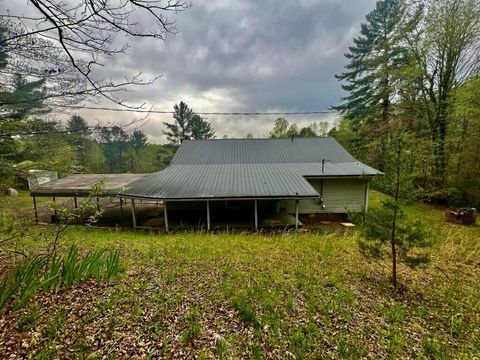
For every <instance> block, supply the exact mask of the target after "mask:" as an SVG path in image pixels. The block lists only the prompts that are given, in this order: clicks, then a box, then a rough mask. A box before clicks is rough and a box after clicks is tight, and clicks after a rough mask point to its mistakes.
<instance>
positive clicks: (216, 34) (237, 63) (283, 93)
mask: <svg viewBox="0 0 480 360" xmlns="http://www.w3.org/2000/svg"><path fill="white" fill-rule="evenodd" d="M22 1H25V3H27V1H26V0H22ZM19 2H20V1H19ZM374 5H375V0H355V1H352V0H336V1H335V0H318V1H314V0H289V1H278V0H261V1H253V0H251V1H235V0H210V1H206V0H203V1H197V2H194V4H193V7H192V8H191V9H189V10H187V11H185V12H181V13H178V14H176V15H175V17H176V20H177V28H178V31H179V32H178V33H177V34H175V35H171V36H168V37H167V39H166V41H165V42H160V41H152V40H148V39H135V40H134V41H133V42H132V47H131V49H129V51H128V52H127V54H125V55H123V56H121V57H117V58H115V59H114V61H113V62H112V64H108V66H106V67H105V69H102V74H101V75H102V76H105V77H113V78H122V77H123V76H126V75H131V74H133V73H135V72H136V71H137V70H141V71H143V72H144V76H145V77H147V78H148V77H154V76H157V75H160V74H162V75H163V76H162V78H161V79H159V80H158V81H157V82H156V83H155V84H154V85H153V86H150V87H148V88H147V87H145V88H142V87H140V88H137V89H135V91H134V92H132V93H129V94H126V96H128V99H129V100H130V101H131V102H135V103H143V102H145V103H147V104H149V105H152V106H154V107H155V108H157V109H161V110H165V109H167V110H170V109H172V108H173V105H174V104H175V103H177V102H179V101H180V100H183V101H186V102H187V103H188V104H189V105H190V106H191V107H193V109H194V110H196V111H198V112H211V111H221V112H225V111H242V112H246V111H269V110H278V111H312V110H327V109H328V107H329V106H330V105H333V104H336V103H338V102H339V100H340V97H341V96H342V90H341V88H340V84H339V83H338V82H337V81H336V80H335V78H334V74H335V73H339V72H340V71H342V68H343V65H344V63H345V60H344V57H343V53H344V52H345V51H346V50H347V48H348V46H349V45H350V43H351V41H352V37H353V36H355V34H356V33H357V31H358V29H359V26H360V23H361V22H362V21H363V20H364V17H365V15H366V14H367V13H368V12H369V11H370V10H371V9H372V8H373V7H374ZM143 26H145V27H148V26H150V24H149V23H148V22H145V23H144V24H143ZM110 105H111V104H110ZM84 115H85V117H88V118H89V119H90V120H91V121H100V122H107V121H116V122H117V123H121V122H122V121H127V120H128V119H132V118H134V115H135V114H124V113H122V114H119V113H107V112H101V113H100V112H92V111H86V110H85V112H84ZM138 116H139V115H138ZM334 118H335V116H333V115H328V116H309V117H294V116H290V117H289V118H288V119H289V121H291V122H298V123H299V125H303V124H307V123H309V122H311V121H318V120H322V119H328V120H329V121H333V119H334ZM274 119H275V117H274V116H259V117H248V118H247V117H228V116H223V117H220V116H210V117H209V120H210V121H211V122H212V124H213V125H214V126H215V128H216V130H217V133H218V134H219V135H220V136H223V135H224V134H228V135H230V136H237V137H239V136H245V135H246V133H252V134H254V135H258V136H261V135H265V134H266V133H267V132H268V129H269V128H270V127H271V124H272V123H273V120H274ZM169 120H171V116H168V115H166V116H164V115H152V116H151V118H150V121H149V122H148V123H147V124H146V125H145V126H144V127H143V130H144V131H145V132H146V133H147V134H148V135H149V136H150V139H151V141H155V142H161V141H164V138H163V136H162V130H163V125H162V121H169Z"/></svg>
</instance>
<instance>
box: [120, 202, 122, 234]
mask: <svg viewBox="0 0 480 360" xmlns="http://www.w3.org/2000/svg"><path fill="white" fill-rule="evenodd" d="M120 227H121V229H122V230H123V200H122V197H120Z"/></svg>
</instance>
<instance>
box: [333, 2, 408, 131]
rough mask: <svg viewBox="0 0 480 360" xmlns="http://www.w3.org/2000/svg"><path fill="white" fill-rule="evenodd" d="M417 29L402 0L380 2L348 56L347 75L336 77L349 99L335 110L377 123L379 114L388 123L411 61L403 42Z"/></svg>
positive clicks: (358, 119)
mask: <svg viewBox="0 0 480 360" xmlns="http://www.w3.org/2000/svg"><path fill="white" fill-rule="evenodd" d="M415 26H416V21H411V20H410V19H409V18H408V14H407V9H406V5H405V3H404V2H403V1H402V0H380V1H377V3H376V7H375V9H374V10H373V11H371V12H370V13H369V14H368V15H367V16H366V22H365V23H363V24H362V25H361V30H360V35H359V36H358V37H356V38H354V39H353V43H354V45H353V46H351V47H350V48H349V52H348V53H347V54H345V57H346V58H347V60H348V61H349V62H348V64H347V65H346V66H345V72H343V73H342V74H340V75H337V76H336V77H337V79H339V80H341V81H343V82H344V84H343V85H342V88H343V89H344V90H346V91H347V92H348V95H347V96H346V97H345V98H344V99H343V100H344V103H343V104H342V105H339V106H334V107H333V108H334V109H337V110H339V111H341V112H342V113H344V114H348V117H349V118H352V119H355V120H356V121H361V120H362V119H374V118H375V117H378V116H379V114H381V117H382V119H381V120H382V121H383V122H384V123H385V122H387V121H388V116H389V112H390V104H391V102H392V100H393V98H394V96H395V95H396V94H397V91H398V90H397V89H398V88H397V85H398V83H399V81H400V79H401V74H402V70H403V69H404V68H405V66H407V65H408V59H409V56H408V55H407V48H406V45H405V44H404V43H402V41H401V40H402V39H403V37H404V34H405V33H406V32H408V31H409V30H410V29H412V28H414V27H415Z"/></svg>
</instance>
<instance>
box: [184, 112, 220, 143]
mask: <svg viewBox="0 0 480 360" xmlns="http://www.w3.org/2000/svg"><path fill="white" fill-rule="evenodd" d="M189 125H190V129H191V137H192V139H197V140H198V139H213V138H215V130H213V128H212V125H211V124H210V123H209V122H208V121H206V120H205V119H203V118H202V117H201V116H200V115H197V114H195V115H193V116H192V118H191V119H190V124H189Z"/></svg>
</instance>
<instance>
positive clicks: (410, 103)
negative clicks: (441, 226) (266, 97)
mask: <svg viewBox="0 0 480 360" xmlns="http://www.w3.org/2000/svg"><path fill="white" fill-rule="evenodd" d="M479 18H480V2H478V1H476V0H437V1H427V0H421V1H415V2H410V1H406V0H380V1H377V3H376V7H375V9H373V10H372V11H371V12H370V13H369V14H368V15H367V16H366V22H365V23H364V24H362V25H361V29H360V35H359V36H358V37H355V38H354V39H353V45H352V46H351V47H350V48H349V51H348V52H347V53H346V55H345V56H346V58H347V61H348V63H347V65H346V66H345V71H344V72H343V73H341V74H339V75H338V76H337V78H338V79H339V80H340V81H341V82H342V87H343V89H344V90H346V92H347V95H346V96H345V97H344V98H343V99H342V103H341V104H340V105H337V106H334V107H333V108H334V109H337V110H339V111H340V112H341V113H342V114H343V118H342V121H341V123H340V124H339V125H338V126H337V127H336V128H335V129H333V130H331V132H330V134H331V135H332V136H335V137H336V138H337V139H338V140H339V141H340V142H341V143H342V144H343V145H345V146H346V147H347V148H348V149H349V150H350V151H352V152H353V153H354V155H356V157H357V158H359V159H360V160H362V161H364V162H367V163H368V164H370V165H372V166H375V167H378V168H380V169H387V168H388V166H389V165H388V164H386V163H385V162H386V161H387V159H388V156H386V155H387V154H386V151H387V150H388V149H387V148H388V143H389V142H390V139H389V136H390V134H389V132H388V131H387V130H388V129H389V128H390V127H391V126H392V124H396V123H397V124H402V126H403V127H404V130H405V131H407V132H408V133H409V134H411V135H410V136H411V137H413V138H414V141H413V142H412V143H413V144H414V145H412V149H410V151H412V153H413V154H414V155H415V156H414V161H413V162H412V163H411V164H410V166H411V168H410V171H409V173H410V174H412V175H414V176H415V179H414V184H415V186H416V189H417V190H418V191H420V192H421V193H423V197H424V198H425V199H429V200H435V201H441V202H446V203H449V204H452V205H464V206H470V205H472V206H480V192H479V190H478V189H479V188H480V176H479V174H480V167H479V165H478V164H479V163H480V150H479V147H478V141H477V140H475V139H477V138H478V129H479V128H478V126H479V122H480V118H479V115H480V114H479V113H478V111H477V110H478V101H476V100H475V99H478V96H479V94H480V81H479V79H480V78H479V74H480V57H479V56H478V50H479V49H480V22H479V21H478V19H479Z"/></svg>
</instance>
